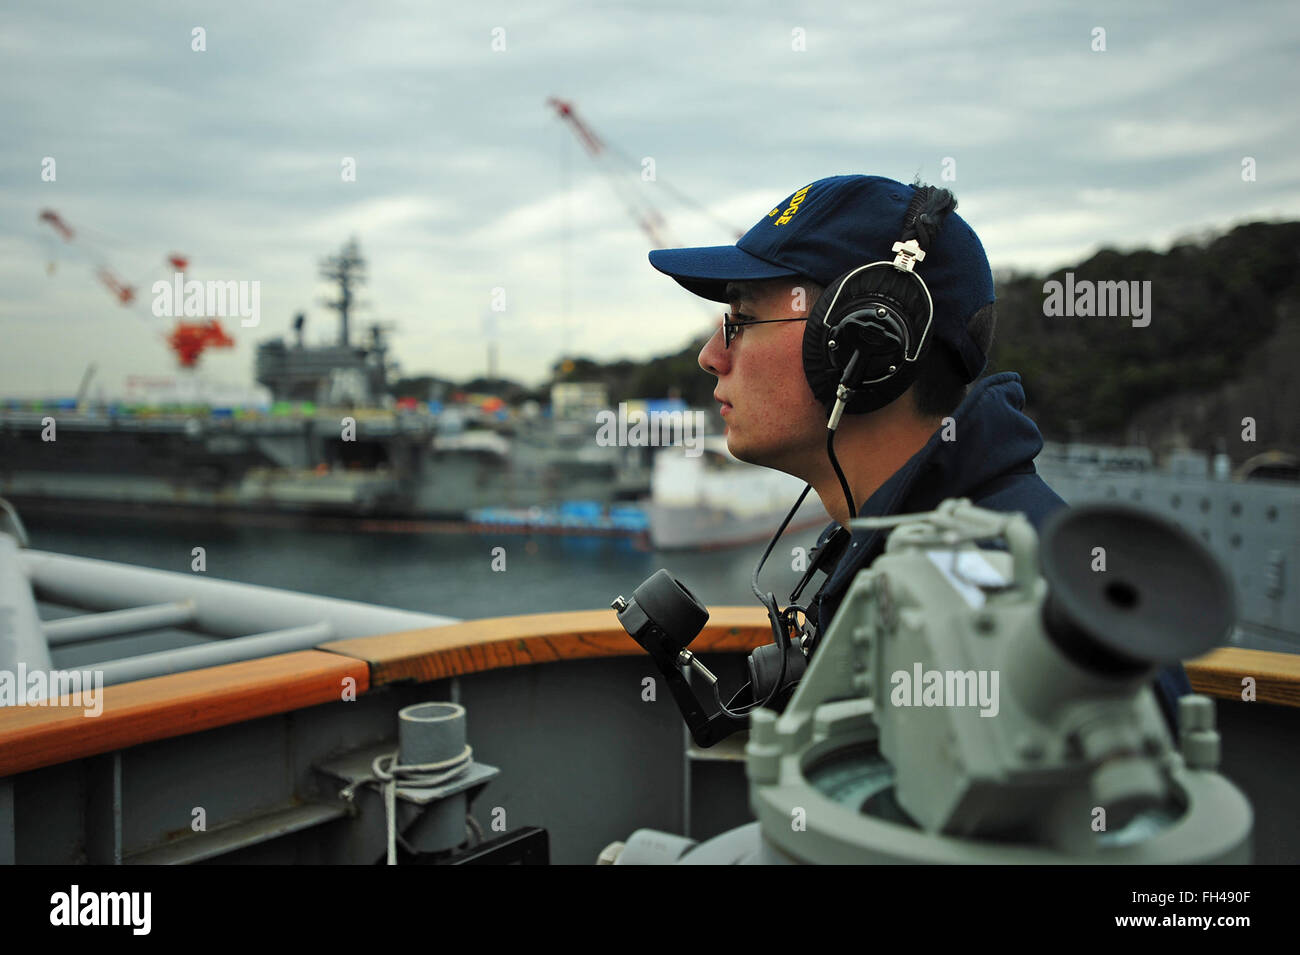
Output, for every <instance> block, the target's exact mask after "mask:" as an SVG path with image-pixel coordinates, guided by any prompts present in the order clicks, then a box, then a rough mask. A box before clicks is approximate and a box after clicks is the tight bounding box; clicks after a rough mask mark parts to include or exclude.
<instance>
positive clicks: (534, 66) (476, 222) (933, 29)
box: [0, 0, 1300, 397]
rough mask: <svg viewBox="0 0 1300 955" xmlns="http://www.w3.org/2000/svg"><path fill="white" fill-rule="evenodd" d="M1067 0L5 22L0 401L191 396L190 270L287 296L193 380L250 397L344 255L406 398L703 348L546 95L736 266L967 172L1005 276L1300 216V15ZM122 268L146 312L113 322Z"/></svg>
mask: <svg viewBox="0 0 1300 955" xmlns="http://www.w3.org/2000/svg"><path fill="white" fill-rule="evenodd" d="M1063 6H1064V5H1061V4H1054V3H1041V2H1022V0H998V2H996V3H990V4H984V5H981V4H976V3H971V2H952V3H948V2H938V0H927V2H926V3H923V4H916V5H913V7H912V9H913V11H914V13H915V15H914V16H913V17H912V18H911V19H910V21H909V22H903V21H902V20H901V19H900V11H901V10H904V9H906V5H899V4H896V3H870V4H867V3H858V2H854V3H848V2H839V3H826V4H799V3H792V2H788V0H787V2H763V3H744V4H741V3H725V2H713V3H699V2H698V0H691V2H685V0H656V2H654V3H620V4H613V3H606V4H601V3H592V2H590V0H581V2H564V0H533V2H530V3H528V4H521V3H509V4H508V3H498V2H475V3H458V4H450V3H437V4H425V3H391V2H382V0H375V2H364V3H362V2H358V3H334V2H329V0H317V2H312V3H279V2H277V3H268V2H257V3H238V2H231V3H221V4H211V5H207V4H189V3H177V2H174V0H168V2H161V0H160V2H156V3H145V2H135V0H130V2H114V3H104V2H102V0H84V2H61V3H28V4H16V3H10V4H7V5H6V7H5V9H3V11H0V131H2V133H0V397H3V396H40V395H51V396H52V395H60V394H66V395H70V394H72V393H74V392H75V391H76V387H77V383H78V381H79V379H80V378H81V375H82V372H83V370H84V369H85V367H86V365H87V364H88V363H89V362H91V361H96V362H97V363H98V365H99V372H98V374H99V380H100V381H101V383H102V384H103V386H104V387H105V388H106V389H107V390H108V391H109V392H110V393H112V392H115V391H117V390H119V389H120V387H121V384H122V382H123V381H124V379H125V378H126V376H127V375H131V374H137V375H168V374H172V373H173V370H174V362H173V360H172V358H171V356H170V353H169V352H168V351H167V349H166V348H165V346H164V345H163V343H162V339H161V335H162V333H163V331H164V330H165V329H166V328H167V327H168V325H169V324H170V322H169V321H166V320H161V319H157V318H155V317H153V316H152V315H151V314H150V312H149V307H148V306H149V302H150V299H151V298H152V295H151V293H150V292H149V286H150V285H151V284H152V282H153V281H155V280H157V279H161V278H164V277H167V276H168V275H169V274H170V271H171V270H170V268H169V267H168V266H167V265H166V263H165V261H164V260H165V256H166V255H167V254H168V253H171V252H180V253H184V254H185V255H187V256H189V258H190V260H191V263H192V264H191V271H190V277H191V278H196V279H235V280H243V281H258V282H260V283H261V285H260V290H261V301H260V306H261V324H260V326H259V327H257V328H241V327H240V326H239V322H238V320H235V321H233V322H232V321H227V322H225V324H226V326H227V328H228V329H229V330H230V331H231V332H232V334H233V335H234V336H235V337H236V339H237V342H238V344H237V347H236V348H234V349H231V350H228V351H224V352H210V353H209V354H208V355H207V356H205V357H204V359H203V362H202V374H203V375H205V376H207V377H208V378H209V379H211V380H215V381H219V382H225V383H232V384H251V381H252V362H253V353H254V347H255V345H256V343H257V342H259V341H262V340H265V339H266V338H268V337H272V336H275V335H280V334H285V333H286V332H287V331H288V329H289V324H290V322H291V320H292V316H293V314H294V313H295V312H297V311H299V310H305V311H306V312H307V313H308V326H307V328H308V338H309V339H320V340H323V339H325V338H326V337H332V336H334V335H335V334H336V322H335V319H334V317H333V313H331V312H329V311H328V310H326V309H325V308H324V307H322V305H321V304H320V300H321V299H322V297H323V296H325V295H326V294H327V293H328V292H329V291H330V289H329V288H328V286H326V285H325V284H324V283H322V282H321V281H320V280H319V279H318V277H317V264H318V261H319V259H320V258H321V257H322V256H324V255H326V254H329V253H331V252H334V251H336V250H337V249H338V248H339V247H340V246H341V245H342V244H343V242H344V241H345V240H346V239H347V238H348V237H349V236H350V235H353V234H355V235H356V236H358V237H359V239H360V243H361V248H362V251H363V253H364V254H365V256H366V257H367V258H368V260H369V263H370V272H369V285H368V287H367V288H366V290H365V294H364V300H365V301H366V302H368V303H369V305H370V307H369V308H367V309H362V310H361V311H359V312H358V313H357V320H358V322H360V323H364V322H365V321H366V320H367V319H382V320H386V321H391V322H394V323H395V324H396V326H397V328H396V331H395V333H394V338H393V341H394V357H395V358H396V359H397V360H398V361H400V363H401V366H402V370H403V371H404V372H405V373H408V374H418V373H433V374H438V375H443V376H447V377H453V378H464V377H468V376H470V375H472V374H477V373H481V372H483V371H485V370H486V351H487V349H486V342H487V338H488V336H489V335H492V334H495V335H496V337H497V340H498V342H499V355H500V371H501V373H502V374H504V375H507V376H510V377H515V378H518V379H522V380H525V381H528V382H530V383H535V382H538V381H540V380H542V379H543V378H544V377H545V375H546V374H547V372H548V369H549V367H550V365H551V363H552V362H553V361H555V360H556V358H557V357H558V356H559V355H560V353H561V351H562V350H563V349H564V348H565V347H566V345H567V346H568V348H569V349H570V350H571V351H574V352H578V353H582V354H586V355H589V356H592V357H597V358H600V359H612V358H615V357H620V356H632V357H649V356H651V355H655V354H663V353H667V352H670V351H675V350H677V349H679V348H680V347H682V345H683V344H684V343H685V342H686V341H687V340H688V339H689V338H690V337H691V336H692V335H694V334H696V333H698V332H700V331H701V330H702V329H703V328H704V327H705V326H706V325H707V324H708V323H709V322H710V321H712V320H715V319H716V315H717V314H718V313H717V312H716V311H715V310H713V309H712V308H710V307H708V306H706V305H705V304H703V303H702V300H699V299H696V298H694V297H693V296H691V295H690V294H689V293H687V292H685V291H684V290H682V289H680V288H679V287H678V286H677V285H676V284H675V283H674V282H673V281H672V280H671V279H669V278H667V277H665V276H662V275H660V274H659V273H658V272H655V271H654V270H653V269H651V267H650V266H649V264H648V262H647V261H646V252H647V251H648V250H649V249H650V248H651V244H650V240H649V239H648V238H647V236H645V235H644V234H643V233H642V232H641V231H640V230H639V229H638V227H637V225H636V224H635V222H634V221H633V220H632V218H631V217H630V216H629V215H628V213H627V211H626V210H625V208H624V206H623V204H622V203H621V201H620V200H619V199H618V198H617V197H616V195H615V192H614V190H613V189H612V188H611V185H610V183H609V182H608V181H607V179H606V178H605V177H604V176H603V175H602V173H601V171H600V168H599V167H598V166H597V164H596V163H594V162H593V161H592V160H591V158H590V157H589V156H587V154H586V153H585V152H584V151H583V150H582V147H581V146H580V145H579V143H578V141H577V139H576V137H575V136H574V134H573V132H572V130H571V129H570V128H569V127H568V126H566V125H565V124H563V123H562V122H560V121H559V120H558V119H557V118H556V116H555V114H554V112H553V111H551V110H550V109H549V108H548V107H547V105H546V99H547V97H549V96H559V97H562V98H565V99H568V100H571V101H572V102H573V103H574V104H575V107H576V109H577V111H578V113H579V115H580V116H581V117H582V118H583V119H584V120H585V121H587V122H588V123H589V124H590V125H591V126H592V127H593V128H594V129H595V131H596V132H597V134H598V135H600V136H601V137H603V138H604V139H605V140H607V141H608V142H609V143H610V144H612V145H614V146H616V147H617V148H618V149H620V150H622V151H623V152H624V153H625V154H626V155H627V156H628V157H630V159H631V160H632V163H633V164H631V165H629V164H627V163H624V164H623V165H621V166H620V165H619V164H618V163H617V162H615V163H612V164H611V168H614V169H616V170H621V171H622V173H623V175H624V177H625V178H624V181H625V184H626V185H627V186H629V187H630V188H632V189H634V190H637V191H638V193H639V195H640V196H641V197H642V198H644V199H646V200H648V201H650V202H653V203H654V204H655V205H657V206H658V208H659V209H660V210H661V211H662V213H663V215H664V217H665V220H666V222H667V230H668V232H669V233H670V234H671V237H672V240H673V242H674V244H681V245H717V244H724V243H730V242H733V241H735V238H736V236H735V233H734V232H729V231H728V229H727V228H725V227H724V225H723V223H726V224H730V226H731V227H732V228H734V229H740V230H744V229H747V228H749V226H751V225H753V223H754V222H756V221H757V220H758V219H759V218H761V217H762V216H763V215H764V214H765V213H766V212H767V210H768V209H770V208H771V207H772V206H773V205H774V204H775V203H776V202H778V201H779V200H781V199H783V198H784V197H785V196H786V195H788V194H789V193H790V192H792V191H794V190H795V189H798V188H800V187H801V186H803V185H806V184H807V183H808V182H811V181H813V180H815V179H819V178H822V177H824V176H829V175H838V174H843V173H873V174H880V175H886V176H891V177H893V178H896V179H901V180H904V181H908V180H911V179H912V178H913V177H914V176H916V175H918V174H919V175H920V176H921V177H922V178H923V179H925V180H926V181H931V182H940V175H941V171H942V168H943V166H942V164H943V161H944V159H945V158H946V157H951V159H953V160H954V161H955V171H956V179H955V180H954V181H953V182H951V183H947V182H944V183H942V184H944V185H948V186H949V187H950V188H952V189H953V190H954V191H955V192H956V194H957V196H958V200H959V203H960V205H959V209H960V211H961V213H962V215H963V216H964V218H965V219H966V220H967V221H968V222H969V223H971V225H972V226H973V227H974V228H975V230H976V231H977V232H978V233H979V235H980V237H981V239H982V240H983V242H984V245H985V248H986V249H987V251H988V253H989V257H990V260H991V261H992V263H993V265H994V267H995V268H998V267H1015V268H1021V269H1035V270H1038V269H1045V268H1050V267H1054V266H1058V265H1062V264H1066V263H1069V262H1072V261H1076V260H1078V259H1079V258H1081V257H1083V256H1086V255H1087V254H1088V253H1090V252H1091V251H1093V250H1095V249H1096V248H1098V247H1100V246H1113V247H1118V248H1122V249H1130V248H1136V247H1140V246H1148V247H1155V248H1163V247H1165V246H1167V244H1168V243H1169V242H1170V240H1172V239H1174V238H1175V237H1178V236H1181V235H1186V234H1189V233H1199V232H1201V231H1203V230H1207V229H1223V228H1226V227H1228V226H1230V225H1232V224H1235V223H1238V222H1242V221H1248V220H1252V219H1260V218H1266V219H1278V218H1295V217H1296V216H1297V215H1298V214H1300V148H1298V147H1300V136H1298V135H1297V123H1296V115H1297V112H1298V110H1297V106H1296V102H1297V95H1296V94H1297V85H1298V84H1297V82H1296V77H1297V71H1296V62H1297V53H1298V52H1300V43H1298V40H1300V6H1297V5H1296V4H1295V3H1286V2H1278V3H1253V4H1252V3H1244V4H1224V3H1220V2H1180V3H1171V4H1167V5H1157V4H1135V3H1132V2H1122V3H1090V4H1088V5H1087V6H1088V9H1087V10H1086V11H1084V10H1078V11H1072V12H1070V11H1067V12H1062V9H1060V8H1062V7H1063ZM196 27H201V28H202V29H203V30H204V31H205V33H206V36H205V42H206V50H205V51H202V52H196V51H194V50H193V49H192V44H193V42H194V41H193V30H194V29H195V28H196ZM1098 27H1100V28H1103V29H1104V31H1105V35H1104V38H1105V50H1104V51H1094V49H1093V46H1094V45H1095V43H1096V40H1095V32H1094V31H1095V30H1096V28H1098ZM796 31H802V33H801V34H799V33H796ZM800 36H802V38H803V45H804V46H805V47H806V48H805V49H797V48H796V47H798V46H799V45H800V42H799V39H800ZM503 41H504V49H494V45H495V46H497V47H500V46H502V44H503ZM45 157H53V158H54V159H55V162H56V167H55V168H56V175H57V178H56V179H55V181H53V182H46V181H42V175H41V173H42V162H43V160H44V158H45ZM344 157H353V158H354V159H355V162H356V180H355V181H354V182H345V181H343V176H342V174H341V168H342V162H343V159H344ZM644 157H650V158H652V159H653V161H654V167H655V173H656V175H657V178H658V181H657V182H642V180H641V177H640V170H641V160H642V159H643V158H644ZM1243 157H1252V158H1253V159H1254V160H1255V164H1256V180H1255V181H1253V182H1244V181H1243V179H1242V172H1241V170H1242V160H1243ZM670 190H677V191H679V192H680V193H682V194H685V195H688V196H690V197H691V198H692V199H694V200H695V201H696V202H698V203H699V204H700V205H701V206H702V207H704V208H705V209H707V211H708V213H709V214H708V215H706V214H704V213H702V212H700V211H697V210H695V209H693V208H692V207H690V206H687V205H684V204H682V203H680V202H679V201H677V199H676V198H675V196H674V193H673V192H672V191H670ZM46 208H49V209H53V210H56V211H57V212H58V213H59V214H60V215H61V216H62V217H63V218H64V219H65V220H66V221H67V222H68V223H69V225H71V226H72V227H73V228H74V229H77V241H76V242H75V243H74V244H72V245H68V244H66V243H64V242H63V241H62V240H61V239H59V238H58V236H57V235H56V234H55V233H54V231H53V230H51V229H49V228H48V227H46V226H43V225H41V224H39V223H38V221H37V219H38V214H39V213H40V211H41V210H42V209H46ZM51 263H54V270H53V273H52V274H51V273H50V271H49V266H50V264H51ZM98 264H104V265H107V266H108V267H110V268H112V269H113V270H114V271H115V272H117V273H119V274H120V275H122V276H123V278H124V279H125V280H127V281H129V282H132V283H138V284H139V286H140V288H141V299H142V304H141V305H139V306H137V307H135V308H134V309H132V308H123V307H121V306H119V305H118V304H117V303H116V302H115V301H114V300H113V298H112V297H111V296H110V295H109V293H108V292H107V291H106V290H105V289H104V288H103V287H102V286H101V285H100V284H99V283H98V282H97V280H96V278H95V268H94V267H95V266H96V265H98ZM497 287H500V288H504V289H505V295H506V298H505V304H506V310H505V312H503V313H501V314H499V315H497V316H496V320H495V322H492V321H490V320H489V316H490V315H491V314H492V313H491V312H490V311H489V309H490V305H491V302H492V298H491V296H492V290H493V289H494V288H497ZM494 326H495V327H494Z"/></svg>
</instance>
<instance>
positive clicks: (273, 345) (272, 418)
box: [0, 244, 649, 527]
mask: <svg viewBox="0 0 1300 955" xmlns="http://www.w3.org/2000/svg"><path fill="white" fill-rule="evenodd" d="M327 266H328V268H327V270H326V271H325V272H323V274H325V275H327V276H328V277H330V278H332V279H334V280H335V281H336V282H337V283H338V286H339V292H340V294H339V295H338V297H337V299H336V300H334V301H331V302H329V303H327V304H328V305H329V306H330V307H331V308H333V309H335V310H336V311H337V312H338V316H339V333H338V337H337V340H336V341H335V342H333V343H331V344H324V345H309V344H307V343H306V342H305V341H304V334H303V333H304V325H305V321H306V319H305V316H303V315H301V314H299V315H298V316H297V317H296V318H295V321H294V337H293V339H292V340H290V341H285V340H284V339H283V338H276V339H273V340H270V341H266V342H263V343H262V344H260V345H259V346H258V348H257V353H256V364H255V377H256V380H257V382H258V383H259V384H260V385H262V386H264V387H265V388H266V389H268V390H269V392H270V402H269V404H266V405H263V406H259V407H249V406H247V405H243V406H234V405H232V406H220V405H219V404H216V403H212V402H206V401H204V402H194V403H188V404H186V403H175V402H173V403H169V404H164V405H144V404H132V403H128V402H113V403H93V402H89V401H87V400H86V396H85V391H86V387H85V385H84V383H83V387H82V389H81V392H82V393H81V394H79V395H78V396H77V397H76V398H71V399H63V400H55V401H45V402H40V401H37V402H30V401H29V402H20V401H14V400H10V401H7V402H3V403H2V404H0V495H3V496H4V497H6V498H8V499H9V500H11V501H13V502H14V503H15V504H16V505H17V506H19V507H21V508H22V511H23V513H24V514H28V515H31V516H36V515H39V514H41V513H43V512H50V511H54V512H57V513H60V514H67V513H107V514H125V515H149V516H151V517H157V516H164V515H172V516H177V517H194V516H199V517H214V518H220V519H230V518H252V519H256V520H275V519H277V518H281V519H283V518H286V517H287V518H290V519H301V518H309V519H320V518H342V519H349V518H350V519H357V518H360V519H366V520H371V521H384V520H388V521H399V522H400V521H418V520H425V521H454V522H462V521H472V520H476V519H479V520H481V519H483V516H482V515H483V512H485V511H487V510H489V509H497V510H502V509H516V510H518V509H532V510H533V512H534V514H536V513H537V512H538V511H540V510H545V509H559V510H561V511H562V510H563V509H564V508H565V505H566V502H575V501H582V502H584V507H585V510H584V509H583V508H579V510H583V513H584V514H587V515H588V517H589V518H590V513H591V512H593V510H603V511H610V510H611V508H610V505H611V504H612V503H614V502H616V501H620V500H634V499H636V498H637V497H640V496H643V495H645V494H646V493H648V491H649V469H648V467H647V466H645V465H644V464H643V463H642V462H641V461H640V460H638V459H637V457H636V455H635V454H634V453H629V451H628V449H620V448H604V447H599V446H598V445H597V443H596V442H595V441H594V440H593V439H592V435H591V434H588V433H585V432H586V431H591V432H593V433H594V430H595V425H594V424H592V425H591V427H590V428H589V429H584V428H583V427H582V424H583V423H582V422H562V421H553V420H551V419H549V418H547V417H545V416H543V415H541V414H540V413H539V414H537V415H534V416H532V417H531V418H528V417H525V416H521V415H516V416H514V418H515V420H509V419H508V418H507V416H506V413H505V411H504V409H502V410H500V412H499V413H498V410H497V409H496V408H493V407H492V405H491V403H489V404H488V405H487V406H486V407H487V408H488V409H489V410H487V411H484V407H483V406H475V405H474V404H472V403H465V404H461V405H449V406H448V407H447V408H445V409H444V408H442V407H440V404H441V403H440V402H417V401H416V400H414V399H404V400H395V399H394V398H393V396H392V394H391V390H390V373H391V372H392V370H393V367H394V365H393V363H392V362H391V361H390V360H389V358H388V342H387V340H386V326H385V325H384V324H382V323H372V324H370V325H369V326H368V327H367V328H366V329H364V330H363V335H362V339H363V340H362V341H361V342H357V341H355V340H354V338H353V335H352V332H351V329H350V325H351V320H352V319H351V311H352V309H353V306H354V298H353V290H354V289H355V287H356V286H357V285H358V284H359V282H360V281H362V280H363V270H364V260H363V259H362V258H361V257H360V254H359V252H358V251H357V249H356V246H355V244H350V245H349V246H347V247H345V249H344V250H343V254H342V255H341V256H336V257H333V258H332V259H330V260H329V261H328V263H327ZM498 404H499V402H498ZM636 450H637V449H632V451H633V452H635V451H636ZM570 509H572V508H570ZM624 509H626V508H624ZM618 510H619V509H618V508H617V507H615V508H613V511H614V512H615V517H617V516H618V515H617V511H618ZM605 516H606V517H608V515H605ZM588 523H590V520H588ZM622 523H623V524H624V525H626V526H629V527H630V526H632V525H633V524H635V522H628V521H624V522H622Z"/></svg>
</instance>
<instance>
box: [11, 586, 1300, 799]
mask: <svg viewBox="0 0 1300 955" xmlns="http://www.w3.org/2000/svg"><path fill="white" fill-rule="evenodd" d="M770 639H771V630H770V628H769V626H768V622H767V615H766V614H765V613H764V612H763V610H762V609H761V608H759V607H715V608H713V609H712V610H711V612H710V618H709V622H708V624H707V625H706V626H705V628H704V630H703V631H702V632H701V634H700V635H699V636H698V637H697V638H696V639H695V640H694V641H693V642H692V644H691V648H692V649H693V650H696V651H697V652H701V653H744V652H748V651H749V650H752V649H753V648H754V647H757V646H761V645H762V644H765V643H767V642H768V641H769V640H770ZM322 651H328V652H322ZM642 653H644V651H643V650H642V649H641V648H640V647H639V646H637V644H636V642H635V641H633V640H632V638H631V637H629V636H628V635H627V634H626V633H625V632H624V631H623V628H622V626H620V625H619V623H618V619H617V617H616V616H615V614H614V612H613V611H612V610H585V611H573V612H564V613H546V614H528V615H525V616H515V617H491V618H486V619H482V620H470V621H465V622H463V623H456V624H449V625H447V626H442V627H427V628H422V629H419V630H407V631H402V632H399V633H391V634H386V635H383V636H377V637H360V638H356V639H351V640H336V641H331V642H328V643H323V644H321V645H320V646H319V647H318V648H317V649H315V650H302V651H298V652H295V653H286V654H282V655H280V656H273V657H264V658H262V659H260V660H248V661H244V662H242V663H231V664H226V665H224V666H218V667H210V668H208V669H205V670H193V671H189V672H186V673H175V674H170V675H168V676H162V677H156V678H154V679H150V680H140V681H137V682H135V683H124V684H121V685H117V686H110V687H105V688H104V689H103V690H102V693H103V713H102V714H101V715H100V716H98V717H87V716H84V715H83V713H82V711H81V710H80V709H74V708H69V707H45V706H9V707H0V777H3V776H9V775H12V774H14V773H20V772H27V771H28V770H32V769H38V768H40V767H42V766H51V765H55V764H57V763H63V762H67V761H70V760H74V759H80V758H83V757H86V756H93V755H96V754H99V753H106V752H112V751H114V750H119V749H123V748H126V747H128V746H134V745H137V744H139V743H145V742H149V741H152V740H158V739H166V738H169V737H175V736H183V735H187V734H189V733H195V732H198V731H200V730H205V729H211V728H213V727H216V726H226V725H230V724H232V723H240V722H244V721H246V720H252V719H256V718H258V717H261V716H268V715H272V714H275V713H284V712H288V711H291V710H296V709H301V708H304V707H307V706H313V705H315V704H318V703H326V702H331V701H334V700H338V699H340V698H341V696H342V689H343V685H344V684H343V681H344V680H345V679H347V678H351V679H353V680H354V681H355V687H356V692H357V693H358V694H360V693H363V692H365V691H366V690H368V689H369V688H370V687H372V686H380V685H382V684H385V683H392V682H395V681H398V680H413V681H415V682H421V683H423V682H428V681H430V680H436V679H445V678H447V677H452V676H458V675H461V674H468V673H476V672H481V671H484V670H493V669H501V668H506V667H515V666H525V665H529V664H534V663H547V662H554V661H559V660H578V659H589V658H599V657H611V656H639V655H641V654H642ZM1186 669H1187V674H1188V677H1189V678H1190V680H1191V683H1192V687H1193V688H1194V689H1195V690H1196V691H1197V692H1201V693H1207V694H1210V695H1212V696H1215V697H1219V698H1221V699H1225V700H1235V701H1240V700H1241V699H1242V691H1243V680H1244V679H1245V678H1247V677H1249V678H1251V679H1253V680H1254V692H1255V699H1256V700H1257V701H1259V702H1263V703H1276V704H1281V705H1283V706H1292V707H1300V655H1298V654H1290V653H1268V652H1264V651H1260V650H1243V649H1240V648H1237V647H1224V648H1220V649H1218V650H1214V651H1212V652H1211V653H1209V654H1206V655H1205V656H1203V657H1201V658H1199V659H1197V660H1193V661H1190V662H1188V663H1187V664H1186Z"/></svg>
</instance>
